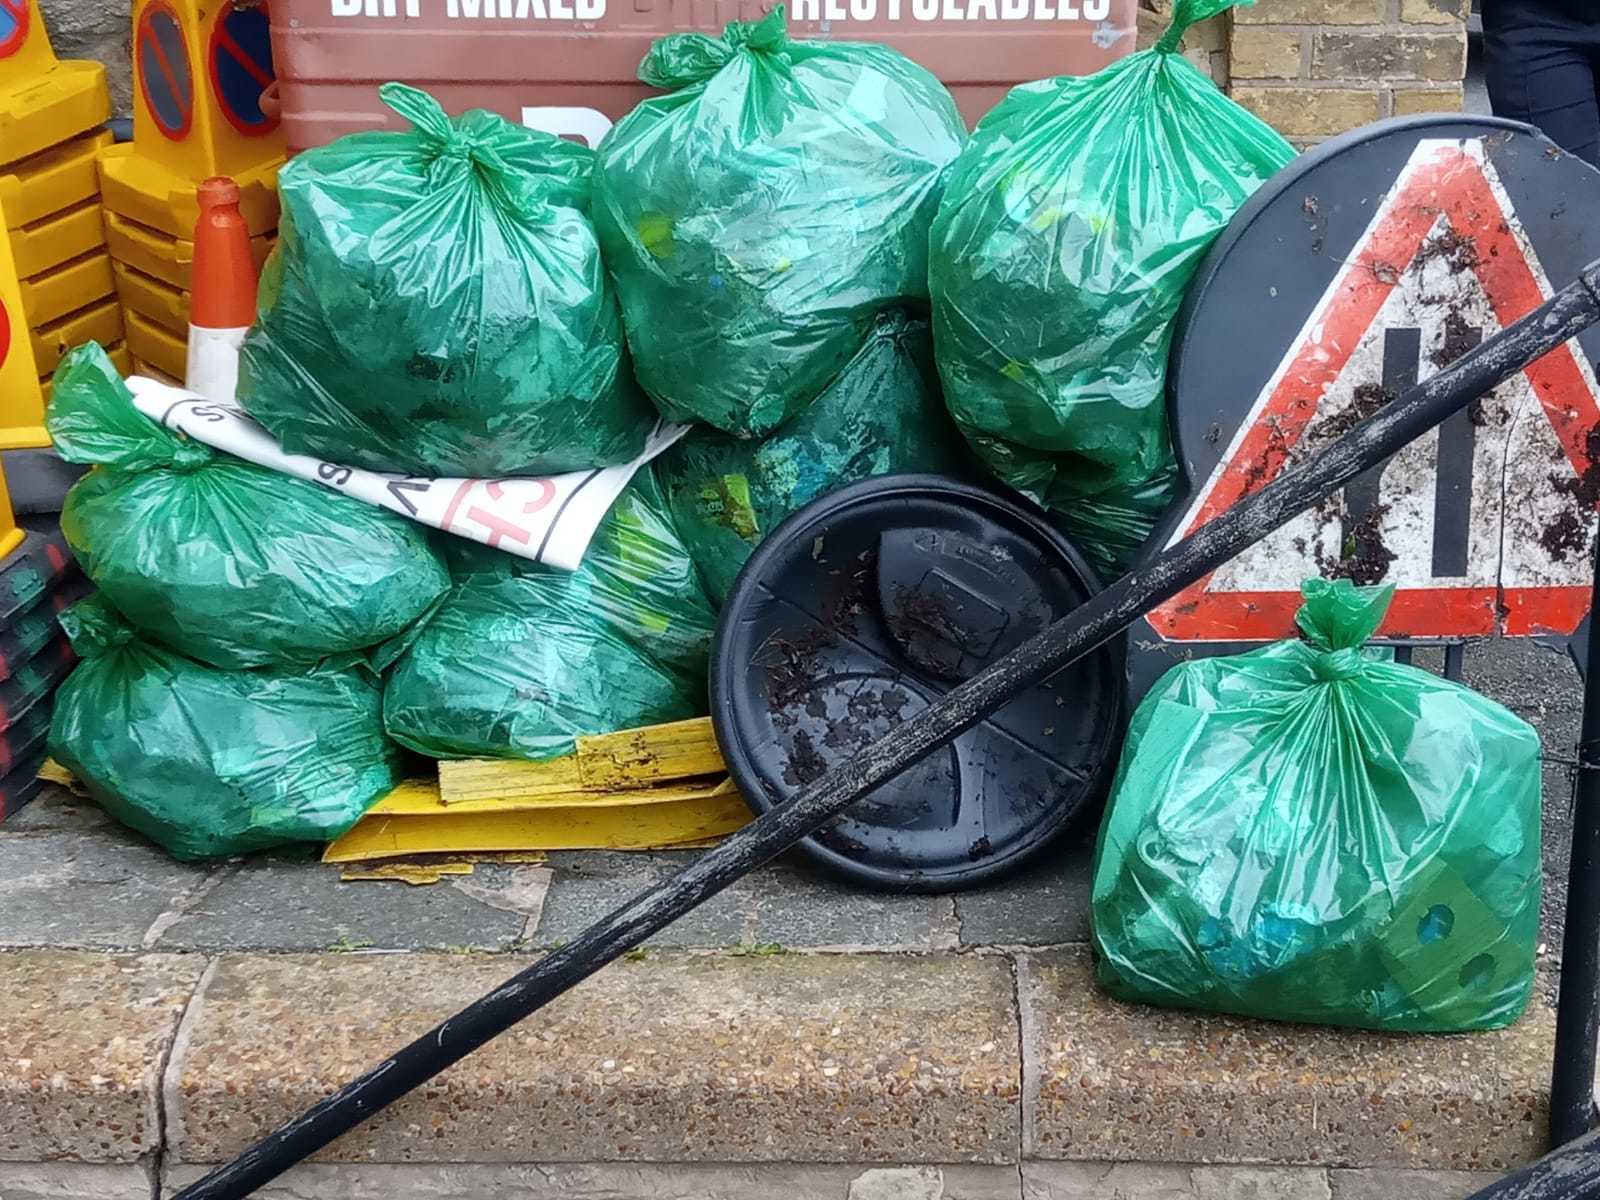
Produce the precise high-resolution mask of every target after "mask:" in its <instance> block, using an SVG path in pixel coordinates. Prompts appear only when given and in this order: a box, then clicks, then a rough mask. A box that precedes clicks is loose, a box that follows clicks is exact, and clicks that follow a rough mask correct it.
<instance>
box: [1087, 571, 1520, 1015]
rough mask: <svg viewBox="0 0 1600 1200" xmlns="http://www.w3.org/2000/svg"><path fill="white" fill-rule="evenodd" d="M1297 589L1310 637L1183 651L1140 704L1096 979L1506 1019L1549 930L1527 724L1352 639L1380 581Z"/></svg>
mask: <svg viewBox="0 0 1600 1200" xmlns="http://www.w3.org/2000/svg"><path fill="white" fill-rule="evenodd" d="M1303 592H1304V596H1305V603H1304V606H1303V607H1302V608H1301V610H1300V615H1299V618H1298V620H1299V625H1300V629H1301V631H1302V633H1303V634H1304V640H1303V641H1302V640H1291V641H1285V642H1278V643H1276V644H1274V645H1270V646H1266V647H1264V648H1262V649H1260V650H1254V651H1251V652H1249V653H1247V654H1240V655H1236V656H1233V657H1226V658H1203V659H1197V660H1195V661H1192V662H1186V663H1181V664H1179V665H1178V666H1176V667H1174V668H1173V669H1172V670H1171V671H1169V672H1167V674H1166V675H1165V676H1163V678H1162V679H1161V681H1160V682H1159V683H1157V684H1156V686H1155V688H1154V689H1153V690H1152V691H1151V692H1150V694H1149V695H1148V696H1146V697H1145V699H1144V701H1143V702H1142V703H1141V704H1140V705H1139V709H1138V711H1137V712H1136V713H1135V714H1134V717H1133V722H1132V726H1131V728H1130V729H1129V732H1128V740H1127V744H1126V746H1125V747H1124V749H1123V753H1122V762H1121V764H1120V766H1119V768H1118V772H1117V778H1116V783H1115V785H1114V787H1113V790H1112V799H1111V807H1110V811H1109V812H1108V813H1107V816H1106V819H1105V823H1104V825H1103V827H1102V829H1101V832H1100V842H1099V846H1098V849H1097V851H1096V858H1095V866H1094V892H1093V914H1094V940H1095V945H1096V946H1097V947H1098V949H1099V953H1100V979H1101V982H1102V983H1103V984H1104V985H1105V986H1106V988H1107V989H1108V990H1110V991H1111V992H1112V993H1113V994H1114V995H1117V996H1120V997H1122V998H1124V999H1129V1000H1144V1001H1149V1002H1151V1003H1154V1004H1163V1005H1171V1006H1175V1007H1183V1008H1201V1009H1210V1010H1214V1011H1220V1012H1230V1013H1238V1014H1242V1015H1245V1016H1255V1017H1272V1018H1277V1019H1281V1020H1290V1021H1311V1022H1319V1023H1326V1024H1332V1025H1355V1026H1361V1027H1364V1028H1369V1029H1388V1030H1403V1031H1412V1032H1435V1033H1439V1032H1452V1031H1458V1030H1474V1029H1494V1028H1498V1027H1500V1026H1504V1025H1509V1024H1511V1023H1512V1022H1513V1021H1515V1020H1516V1018H1517V1017H1518V1015H1519V1014H1520V1013H1521V1012H1522V1009H1523V1007H1524V1005H1525V1004H1526V1003H1527V1000H1528V996H1529V993H1530V991H1531V989H1532V987H1533V979H1534V953H1535V947H1536V944H1537V940H1538V933H1539V886H1540V860H1539V853H1540V849H1539V827H1540V812H1539V802H1540V756H1539V736H1538V734H1537V733H1536V732H1535V731H1534V730H1533V729H1532V728H1531V727H1530V726H1529V725H1527V724H1526V723H1525V722H1523V721H1522V720H1520V719H1519V718H1517V717H1516V716H1514V715H1512V714H1511V713H1510V712H1508V711H1507V710H1506V709H1504V708H1502V707H1501V706H1500V705H1498V704H1496V703H1494V702H1493V701H1492V700H1489V699H1486V698H1485V697H1483V696H1480V695H1478V694H1477V693H1476V692H1474V691H1472V690H1471V689H1469V688H1466V687H1463V686H1462V685H1461V684H1458V683H1451V682H1450V681H1448V680H1445V679H1441V678H1439V677H1437V676H1434V675H1430V674H1429V673H1428V672H1426V671H1422V670H1419V669H1416V668H1413V667H1409V666H1402V665H1400V664H1398V663H1395V662H1394V661H1392V653H1391V652H1390V651H1388V650H1379V649H1363V648H1362V643H1363V642H1364V641H1365V640H1366V639H1367V638H1369V637H1371V636H1372V634H1373V632H1374V631H1375V630H1376V629H1377V628H1378V625H1379V623H1380V622H1381V621H1382V620H1383V615H1384V612H1385V611H1386V610H1387V608H1388V606H1389V599H1390V597H1391V596H1392V594H1393V588H1392V586H1390V587H1382V588H1356V587H1354V586H1353V585H1352V584H1351V583H1350V582H1349V581H1348V580H1339V581H1337V582H1334V583H1329V582H1328V581H1326V580H1321V579H1318V580H1310V581H1307V582H1306V584H1305V585H1304V588H1303Z"/></svg>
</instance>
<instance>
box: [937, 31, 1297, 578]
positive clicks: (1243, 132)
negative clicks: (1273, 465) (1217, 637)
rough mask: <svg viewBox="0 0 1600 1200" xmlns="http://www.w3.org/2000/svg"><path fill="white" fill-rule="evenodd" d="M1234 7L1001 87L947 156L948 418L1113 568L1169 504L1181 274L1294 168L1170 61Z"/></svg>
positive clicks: (943, 311) (1196, 76)
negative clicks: (1183, 43)
mask: <svg viewBox="0 0 1600 1200" xmlns="http://www.w3.org/2000/svg"><path fill="white" fill-rule="evenodd" d="M1238 2H1240V3H1249V2H1250V0H1238ZM1234 3H1235V0H1176V3H1175V4H1174V5H1173V13H1172V26H1171V28H1170V29H1168V30H1167V33H1166V36H1164V37H1163V38H1162V39H1161V41H1160V43H1159V44H1157V45H1156V46H1155V47H1154V48H1152V49H1150V50H1144V51H1141V52H1139V53H1137V54H1133V55H1130V56H1129V57H1128V58H1125V59H1122V60H1121V61H1120V62H1117V63H1114V64H1112V65H1111V66H1109V67H1106V68H1105V69H1104V70H1101V71H1099V72H1097V73H1095V74H1093V75H1090V76H1087V77H1077V76H1059V77H1057V78H1054V79H1046V80H1042V81H1040V82H1037V83H1025V84H1023V85H1021V86H1020V87H1016V88H1013V89H1012V90H1011V92H1010V93H1009V94H1008V95H1007V96H1006V98H1005V99H1004V100H1002V101H1001V102H1000V103H999V104H998V105H997V106H996V107H995V108H994V110H993V111H992V112H990V113H989V114H988V116H986V117H984V119H983V121H982V122H981V123H980V124H979V125H978V128H977V130H976V131H975V132H974V133H973V135H972V139H971V140H970V141H969V142H968V143H967V146H966V149H965V150H963V151H962V154H961V157H960V158H959V159H957V160H956V163H955V166H954V167H953V168H952V169H951V171H950V175H949V178H948V179H947V181H946V183H945V189H944V198H943V201H942V202H941V204H940V207H939V212H938V215H937V216H936V217H935V219H934V223H933V233H932V242H931V251H930V254H931V259H930V264H929V290H930V292H931V293H932V299H933V327H934V340H935V345H936V348H937V351H938V358H939V371H940V374H941V375H942V377H943V379H944V389H945V398H946V400H947V402H948V403H949V405H950V412H951V414H952V415H953V416H954V417H955V419H956V423H957V424H958V425H959V426H960V427H961V429H962V431H963V432H964V433H965V434H966V435H967V437H968V439H969V440H970V441H971V443H972V445H973V446H974V448H975V449H976V450H977V452H978V454H979V456H980V457H981V458H983V459H984V461H985V462H986V463H987V464H988V465H989V467H990V468H991V469H992V470H994V471H995V472H996V473H997V474H998V475H999V476H1000V478H1001V479H1003V480H1005V482H1007V483H1009V484H1010V485H1011V486H1013V487H1015V488H1017V489H1019V490H1020V491H1023V492H1026V493H1027V494H1028V495H1030V496H1032V497H1033V498H1034V499H1035V500H1037V501H1039V502H1040V503H1042V504H1043V505H1045V507H1046V508H1048V509H1050V510H1052V515H1053V516H1054V517H1055V518H1056V519H1057V521H1058V523H1059V524H1061V525H1062V527H1063V528H1064V529H1065V530H1066V532H1067V533H1068V534H1069V535H1071V536H1072V537H1073V539H1074V541H1076V542H1077V544H1078V546H1079V547H1080V549H1082V550H1083V551H1084V552H1085V553H1086V554H1087V555H1088V556H1089V557H1090V558H1091V559H1092V560H1093V561H1094V562H1095V565H1096V566H1097V567H1098V568H1100V569H1101V570H1102V571H1103V572H1106V573H1120V572H1121V570H1122V569H1123V568H1124V567H1126V565H1127V564H1128V562H1129V561H1130V560H1131V558H1132V551H1133V549H1135V548H1137V545H1138V543H1139V542H1140V541H1142V540H1143V538H1144V536H1145V535H1147V534H1148V532H1149V530H1150V529H1151V527H1152V526H1153V525H1154V523H1155V521H1156V519H1157V517H1158V516H1159V515H1160V513H1161V511H1162V508H1163V507H1164V505H1165V503H1166V501H1167V499H1168V498H1169V495H1170V492H1171V480H1172V475H1171V472H1172V466H1173V455H1172V447H1171V443H1170V440H1169V437H1168V431H1167V418H1166V397H1165V394H1164V385H1165V377H1166V364H1167V350H1168V345H1169V343H1170V341H1171V336H1172V322H1173V318H1174V317H1175V316H1176V315H1177V312H1178V306H1179V305H1180V304H1181V303H1182V301H1183V297H1184V293H1185V291H1186V290H1187V289H1188V286H1189V281H1190V279H1191V278H1192V277H1193V275H1194V272H1195V269H1196V268H1197V267H1198V266H1199V263H1200V259H1201V258H1202V256H1203V255H1204V254H1205V252H1206V250H1207V249H1208V248H1209V247H1210V245H1211V243H1212V241H1213V240H1214V239H1215V237H1216V235H1217V234H1218V233H1219V232H1220V231H1221V230H1222V228H1223V227H1224V226H1225V225H1226V224H1227V223H1228V221H1229V220H1230V219H1231V218H1232V217H1233V215H1234V213H1235V212H1237V211H1238V209H1239V207H1240V206H1241V205H1242V204H1243V203H1244V202H1245V200H1247V199H1248V198H1249V197H1250V195H1251V193H1253V192H1254V191H1255V190H1256V189H1257V188H1258V187H1259V186H1260V185H1261V183H1262V182H1263V181H1264V180H1265V179H1266V178H1267V177H1268V176H1270V175H1271V174H1272V173H1273V172H1275V171H1276V170H1278V168H1279V167H1281V166H1283V165H1284V164H1285V163H1287V162H1288V161H1289V160H1290V159H1291V158H1293V157H1294V149H1293V148H1292V147H1291V146H1290V145H1289V144H1288V143H1287V142H1286V141H1284V140H1283V139H1282V138H1281V137H1279V136H1278V135H1277V134H1276V133H1274V132H1273V131H1272V130H1271V129H1270V128H1269V127H1268V126H1266V125H1265V124H1263V123H1262V122H1261V121H1259V120H1257V119H1256V118H1255V117H1254V116H1252V115H1251V114H1250V113H1248V112H1246V111H1245V110H1244V109H1243V108H1241V107H1239V106H1238V105H1237V104H1235V103H1234V102H1233V101H1232V100H1229V99H1228V98H1227V97H1226V96H1224V95H1223V94H1222V93H1221V92H1220V91H1219V90H1217V87H1216V85H1215V84H1213V83H1212V82H1211V80H1210V79H1209V78H1208V77H1207V76H1206V75H1205V74H1204V73H1203V72H1201V71H1200V70H1199V69H1198V68H1196V67H1195V66H1194V65H1193V64H1192V63H1190V62H1189V61H1188V60H1187V59H1185V58H1184V57H1183V55H1182V54H1181V53H1179V41H1180V40H1181V38H1182V37H1183V34H1184V31H1185V30H1186V29H1187V28H1188V26H1189V25H1191V24H1193V23H1194V22H1196V21H1201V20H1204V19H1206V18H1208V17H1213V16H1216V15H1217V14H1218V13H1220V12H1223V11H1224V10H1226V9H1228V8H1231V7H1233V5H1234ZM1129 522H1131V524H1129Z"/></svg>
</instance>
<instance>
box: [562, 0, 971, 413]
mask: <svg viewBox="0 0 1600 1200" xmlns="http://www.w3.org/2000/svg"><path fill="white" fill-rule="evenodd" d="M639 78H640V79H641V80H643V81H644V82H645V83H647V84H650V85H651V86H652V87H659V88H667V89H671V90H670V92H669V94H667V95H664V96H656V97H653V98H651V99H649V100H646V101H644V102H643V103H642V104H640V105H639V106H638V107H637V108H635V109H634V110H633V111H632V112H631V113H629V114H628V115H627V116H626V117H624V118H622V120H621V121H619V122H617V124H616V126H615V127H614V128H613V129H612V130H611V132H610V133H608V134H607V135H606V138H605V140H604V141H603V142H602V143H601V144H600V148H599V151H598V154H599V161H598V164H597V166H596V170H595V179H594V220H595V227H596V229H597V230H598V231H599V234H600V243H601V246H602V247H603V248H604V250H605V255H606V264H607V265H608V266H609V267H610V268H611V273H612V276H613V277H614V278H615V279H616V283H617V294H618V296H619V297H620V298H621V300H622V315H623V320H624V322H625V324H626V326H627V331H628V345H629V347H630V348H631V350H632V351H633V358H634V369H635V371H636V372H637V374H638V377H639V382H640V383H641V384H643V385H644V388H645V391H647V392H649V393H650V395H651V396H652V397H653V398H654V399H655V401H656V404H657V407H659V408H660V409H661V411H662V412H663V413H664V414H666V415H667V416H668V417H671V418H672V419H674V420H680V421H702V422H705V423H706V424H709V425H713V426H715V427H716V428H718V429H721V430H724V431H725V432H728V433H733V434H737V435H739V436H741V437H751V436H759V435H762V434H765V433H768V432H770V431H771V430H773V429H776V428H777V427H778V426H779V425H780V424H782V423H783V421H784V420H786V419H787V418H789V417H792V416H794V415H795V414H796V413H798V412H799V411H800V410H801V409H802V408H803V407H804V406H805V405H806V404H807V403H809V402H810V401H811V400H812V399H813V398H814V397H815V396H816V395H817V394H818V393H819V392H821V391H822V389H823V388H824V387H826V386H827V384H828V381H829V380H831V379H832V378H833V377H834V376H835V375H836V374H838V373H839V371H840V369H842V368H843V367H844V365H845V364H846V363H847V362H849V361H850V358H851V356H852V355H854V354H855V352H856V350H857V349H858V348H859V347H860V345H861V343H862V341H863V340H864V339H865V337H866V336H867V333H868V331H869V330H870V329H871V327H872V319H873V317H874V316H875V315H876V314H877V312H878V311H879V310H881V309H883V308H886V307H890V306H892V305H896V304H899V303H901V302H903V301H906V300H922V301H926V299H927V295H928V279H927V275H928V225H929V223H930V222H931V221H932V219H933V213H934V209H935V207H936V206H937V204H938V199H939V185H940V179H941V177H942V173H943V170H944V168H945V167H946V166H948V164H949V163H950V162H951V161H952V160H953V159H954V158H955V156H956V153H957V151H958V150H960V148H961V143H962V141H963V140H964V139H965V136H966V130H965V127H964V126H963V125H962V123H961V117H960V115H959V114H958V113H957V112H956V107H955V102H954V101H953V100H952V99H951V98H950V93H949V92H947V91H946V90H945V88H944V85H943V84H941V83H940V82H939V81H938V80H937V79H935V78H934V77H933V76H932V75H931V74H929V73H928V72H927V71H925V70H924V69H923V68H922V67H920V66H918V65H917V64H916V63H914V62H912V61H911V60H910V59H908V58H906V57H905V56H904V55H902V54H901V53H899V52H898V51H896V50H891V49H890V48H889V47H887V46H880V45H866V44H857V43H851V42H835V41H831V40H830V41H815V42H812V41H793V40H791V39H790V38H789V37H788V35H787V34H786V33H785V27H784V10H783V6H782V5H780V6H778V7H777V8H775V9H774V10H773V11H772V12H771V13H769V14H768V15H767V16H766V17H765V18H764V19H762V20H760V21H756V22H744V21H733V22H730V23H729V24H728V26H727V28H726V29H725V30H724V32H723V34H722V36H721V37H720V38H716V37H710V36H708V35H706V34H701V33H678V34H671V35H669V36H667V37H664V38H661V39H659V40H657V41H656V42H655V44H654V45H653V46H652V47H651V48H650V52H649V53H648V54H647V55H646V56H645V59H644V61H643V62H642V63H641V64H640V66H639Z"/></svg>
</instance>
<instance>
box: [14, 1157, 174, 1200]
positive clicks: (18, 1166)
mask: <svg viewBox="0 0 1600 1200" xmlns="http://www.w3.org/2000/svg"><path fill="white" fill-rule="evenodd" d="M154 1194H155V1184H154V1182H153V1181H152V1169H151V1167H150V1165H149V1164H148V1163H137V1164H134V1163H118V1164H116V1165H112V1164H110V1163H7V1162H0V1200H151V1196H152V1195H154Z"/></svg>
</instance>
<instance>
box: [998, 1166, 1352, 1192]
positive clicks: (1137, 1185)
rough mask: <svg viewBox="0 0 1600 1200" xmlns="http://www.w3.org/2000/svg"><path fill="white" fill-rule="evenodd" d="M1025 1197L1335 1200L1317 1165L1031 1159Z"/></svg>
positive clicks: (1025, 1175)
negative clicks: (1230, 1165)
mask: <svg viewBox="0 0 1600 1200" xmlns="http://www.w3.org/2000/svg"><path fill="white" fill-rule="evenodd" d="M1022 1194H1023V1197H1024V1200H1329V1197H1330V1195H1331V1191H1330V1188H1329V1184H1328V1173H1327V1172H1326V1171H1323V1170H1322V1169H1321V1168H1317V1167H1191V1166H1186V1165H1184V1164H1181V1163H1084V1162H1061V1163H1050V1162H1025V1163H1023V1164H1022Z"/></svg>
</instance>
